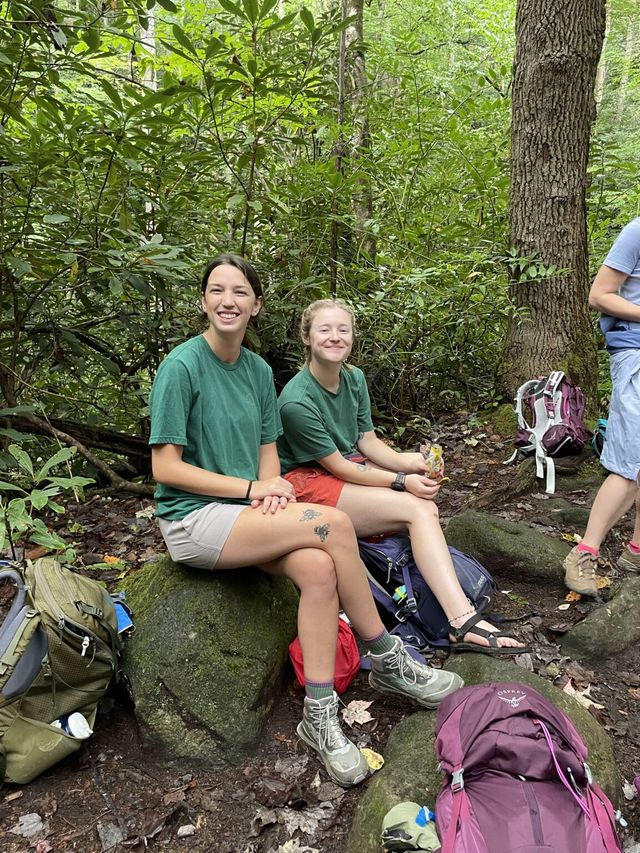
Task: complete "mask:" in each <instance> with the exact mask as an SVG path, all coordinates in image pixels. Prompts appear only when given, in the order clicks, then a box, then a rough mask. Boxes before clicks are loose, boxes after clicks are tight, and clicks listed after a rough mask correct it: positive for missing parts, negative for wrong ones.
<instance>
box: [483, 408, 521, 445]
mask: <svg viewBox="0 0 640 853" xmlns="http://www.w3.org/2000/svg"><path fill="white" fill-rule="evenodd" d="M480 416H481V417H482V418H483V419H484V420H485V421H486V422H487V423H488V424H489V425H490V426H491V428H492V429H493V431H494V432H495V433H497V434H498V435H500V436H502V437H503V438H513V436H514V435H515V434H516V430H517V429H518V416H517V415H516V413H515V411H514V408H513V404H512V403H503V404H502V405H501V406H496V407H495V408H492V409H483V411H482V412H480Z"/></svg>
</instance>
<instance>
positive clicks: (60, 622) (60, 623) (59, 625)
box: [58, 616, 64, 642]
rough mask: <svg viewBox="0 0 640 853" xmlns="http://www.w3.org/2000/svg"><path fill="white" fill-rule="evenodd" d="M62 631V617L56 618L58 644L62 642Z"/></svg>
mask: <svg viewBox="0 0 640 853" xmlns="http://www.w3.org/2000/svg"><path fill="white" fill-rule="evenodd" d="M63 631H64V616H59V617H58V634H59V636H60V642H62V633H63Z"/></svg>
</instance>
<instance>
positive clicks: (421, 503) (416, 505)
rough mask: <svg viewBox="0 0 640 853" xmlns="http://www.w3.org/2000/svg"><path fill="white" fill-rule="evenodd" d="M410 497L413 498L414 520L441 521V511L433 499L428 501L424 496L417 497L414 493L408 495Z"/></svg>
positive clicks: (412, 510)
mask: <svg viewBox="0 0 640 853" xmlns="http://www.w3.org/2000/svg"><path fill="white" fill-rule="evenodd" d="M408 497H410V498H411V513H412V521H422V522H424V521H430V522H436V523H440V513H439V512H438V507H437V505H436V504H435V503H434V502H433V501H426V500H424V499H423V498H416V497H414V496H413V495H408Z"/></svg>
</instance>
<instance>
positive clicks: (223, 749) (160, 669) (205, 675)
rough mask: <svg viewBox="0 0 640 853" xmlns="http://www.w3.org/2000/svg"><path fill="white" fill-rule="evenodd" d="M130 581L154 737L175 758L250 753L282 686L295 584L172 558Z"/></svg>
mask: <svg viewBox="0 0 640 853" xmlns="http://www.w3.org/2000/svg"><path fill="white" fill-rule="evenodd" d="M125 590H126V594H127V602H128V603H129V604H130V606H131V607H132V609H133V611H134V614H135V625H136V630H135V633H134V635H133V636H132V638H131V639H130V640H129V642H128V643H127V646H126V653H125V659H124V669H125V672H126V674H127V676H128V677H129V680H130V682H131V689H132V694H133V699H134V702H135V709H136V716H137V718H138V721H139V723H140V726H141V730H142V732H143V736H144V737H145V740H147V741H148V742H149V743H150V744H153V745H154V746H156V747H158V746H159V747H160V748H161V749H162V756H161V757H164V758H165V759H166V760H167V761H173V760H177V759H182V760H184V759H187V760H188V761H189V762H190V763H191V764H196V765H206V766H209V767H221V766H224V765H227V764H235V763H237V762H239V761H241V760H242V758H243V757H244V756H245V755H246V753H247V751H248V750H249V748H250V747H251V745H252V744H253V743H254V742H255V741H256V739H257V738H258V736H259V735H260V731H261V728H262V725H263V723H264V721H265V719H266V718H267V717H268V715H269V714H270V712H271V709H272V707H273V703H274V701H275V699H276V698H277V696H278V695H279V692H280V689H281V684H282V674H283V671H284V668H285V665H286V661H287V647H288V644H289V642H290V641H291V639H292V638H293V636H294V635H295V632H296V611H297V593H296V591H295V588H294V587H293V585H292V584H291V583H290V582H289V581H288V580H286V579H285V578H278V577H274V576H272V575H268V574H266V573H264V572H261V571H259V570H258V569H255V568H248V569H241V570H237V571H229V572H200V571H197V570H195V569H190V568H186V567H185V566H181V565H177V564H175V563H173V562H172V561H171V560H169V559H168V558H166V559H163V560H161V561H159V562H157V563H153V564H150V565H148V566H145V568H143V569H142V570H141V571H139V572H137V573H136V574H135V575H133V576H132V577H131V578H130V579H128V580H127V582H126V584H125Z"/></svg>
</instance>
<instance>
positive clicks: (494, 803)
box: [435, 682, 622, 853]
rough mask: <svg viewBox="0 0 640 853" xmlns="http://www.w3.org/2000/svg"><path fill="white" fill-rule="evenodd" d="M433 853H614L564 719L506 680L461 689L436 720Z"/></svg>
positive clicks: (607, 818) (581, 751) (596, 792)
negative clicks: (437, 847) (437, 845)
mask: <svg viewBox="0 0 640 853" xmlns="http://www.w3.org/2000/svg"><path fill="white" fill-rule="evenodd" d="M435 750H436V756H437V758H438V760H439V762H440V767H441V769H442V770H443V771H444V773H445V774H446V778H445V780H444V782H443V785H442V788H441V790H440V793H439V794H438V798H437V800H436V808H435V811H436V825H437V829H438V834H439V836H440V840H441V842H442V849H441V853H516V851H517V853H538V851H539V853H620V851H621V849H622V848H621V846H620V842H619V840H618V837H617V835H616V829H615V817H614V812H613V808H612V806H611V803H610V801H609V800H608V799H607V797H606V795H605V794H604V793H603V792H602V791H601V790H600V788H598V787H597V785H595V784H594V783H593V779H592V776H591V771H590V769H589V765H588V764H587V763H586V759H587V748H586V746H585V745H584V742H583V740H582V738H581V737H580V735H579V734H578V731H577V729H576V727H575V726H574V724H573V723H572V722H571V720H570V719H569V717H568V716H567V715H566V714H565V713H564V712H563V711H561V710H560V709H559V708H556V707H555V705H553V704H552V703H551V702H549V701H548V700H547V699H545V698H544V696H542V694H541V693H539V692H538V691H537V690H535V689H534V688H533V687H530V686H529V685H527V684H519V683H516V682H507V683H502V684H500V683H497V684H479V685H477V686H475V687H463V688H462V689H461V690H457V691H456V692H455V693H453V694H451V696H448V697H447V698H446V699H445V700H444V702H443V703H442V704H441V705H440V707H439V709H438V716H437V719H436V742H435Z"/></svg>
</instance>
